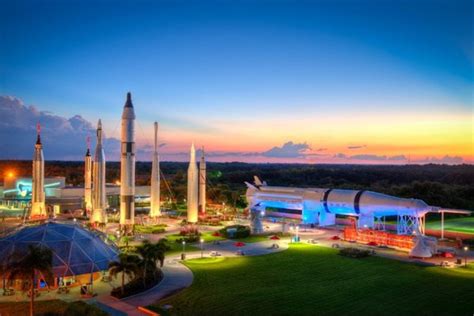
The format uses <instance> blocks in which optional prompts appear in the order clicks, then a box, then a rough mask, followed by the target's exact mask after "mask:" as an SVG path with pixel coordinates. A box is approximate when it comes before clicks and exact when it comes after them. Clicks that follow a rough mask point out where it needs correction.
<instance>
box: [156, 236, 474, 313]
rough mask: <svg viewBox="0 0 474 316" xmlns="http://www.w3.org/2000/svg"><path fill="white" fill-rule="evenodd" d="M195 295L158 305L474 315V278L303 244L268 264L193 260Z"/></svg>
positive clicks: (185, 309) (192, 309)
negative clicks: (342, 255) (354, 257)
mask: <svg viewBox="0 0 474 316" xmlns="http://www.w3.org/2000/svg"><path fill="white" fill-rule="evenodd" d="M186 265H187V266H188V267H190V268H191V269H192V270H193V273H194V276H195V279H194V281H193V284H192V286H191V287H189V288H187V289H185V290H183V291H182V292H181V293H179V294H177V295H175V296H172V297H170V298H168V299H165V300H163V301H160V302H159V304H158V303H157V304H156V305H157V306H158V305H162V304H171V305H172V306H173V310H172V314H177V315H191V314H192V315H318V314H319V315H348V314H350V315H472V314H473V312H474V299H473V293H474V271H472V270H471V269H463V268H459V269H455V270H449V269H443V268H439V267H421V266H417V265H414V264H408V263H402V262H398V261H395V260H390V259H384V258H380V257H369V258H364V259H350V258H345V257H341V256H339V255H337V250H335V249H331V248H324V247H318V246H312V245H305V244H293V245H291V246H290V249H288V250H286V251H284V252H280V253H275V254H271V255H265V256H257V257H238V258H218V259H204V260H199V259H197V260H190V261H187V262H186Z"/></svg>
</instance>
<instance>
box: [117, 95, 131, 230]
mask: <svg viewBox="0 0 474 316" xmlns="http://www.w3.org/2000/svg"><path fill="white" fill-rule="evenodd" d="M121 141H122V149H121V157H120V183H121V185H120V225H121V226H132V225H133V224H134V223H135V111H134V109H133V104H132V95H131V93H130V92H129V93H127V100H126V101H125V105H124V107H123V112H122V135H121Z"/></svg>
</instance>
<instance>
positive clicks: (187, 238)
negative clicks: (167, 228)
mask: <svg viewBox="0 0 474 316" xmlns="http://www.w3.org/2000/svg"><path fill="white" fill-rule="evenodd" d="M199 240H200V235H188V236H184V237H182V238H176V240H175V241H176V242H177V243H179V244H180V243H182V242H183V241H185V242H186V243H193V242H198V241H199Z"/></svg>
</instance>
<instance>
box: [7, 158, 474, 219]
mask: <svg viewBox="0 0 474 316" xmlns="http://www.w3.org/2000/svg"><path fill="white" fill-rule="evenodd" d="M45 166H46V176H47V177H52V176H65V177H66V183H67V184H68V185H71V186H81V185H83V170H84V164H83V162H75V161H74V162H65V161H47V162H46V164H45ZM160 166H161V169H162V172H163V175H164V179H166V181H162V183H161V184H162V192H163V193H162V195H163V199H165V198H167V197H172V198H173V199H177V200H178V201H179V202H181V201H182V200H183V199H184V198H185V197H186V171H187V167H188V164H187V163H182V162H162V163H161V165H160ZM207 170H208V180H209V182H208V197H209V199H211V200H212V201H213V202H215V203H226V204H227V205H229V206H239V207H242V206H244V205H245V202H244V201H245V199H244V197H243V196H244V194H245V190H246V186H245V184H244V181H248V182H252V181H253V176H254V175H257V176H259V177H260V178H261V179H262V180H265V181H267V183H268V184H269V185H278V186H298V187H321V188H344V189H366V190H372V191H377V192H382V193H386V194H391V195H395V196H399V197H408V198H419V199H422V200H424V201H425V202H426V203H428V204H429V205H433V206H442V207H446V208H458V209H469V210H474V166H473V165H455V166H448V165H433V164H430V165H423V166H420V165H405V166H387V165H383V166H378V165H305V164H247V163H238V162H232V163H212V162H209V163H207ZM9 171H12V172H14V173H15V174H16V175H17V176H26V177H29V176H31V161H6V160H4V161H0V175H6V174H7V173H8V172H9ZM150 173H151V163H150V162H137V165H136V183H137V185H149V184H150ZM119 179H120V163H119V162H108V163H107V182H111V183H113V182H115V181H117V180H119Z"/></svg>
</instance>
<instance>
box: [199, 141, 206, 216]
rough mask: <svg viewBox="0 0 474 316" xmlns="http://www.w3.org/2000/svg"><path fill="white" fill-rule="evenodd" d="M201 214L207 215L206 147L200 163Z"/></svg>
mask: <svg viewBox="0 0 474 316" xmlns="http://www.w3.org/2000/svg"><path fill="white" fill-rule="evenodd" d="M199 212H200V213H203V214H204V213H206V159H205V158H204V147H203V148H202V151H201V161H200V162H199Z"/></svg>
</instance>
